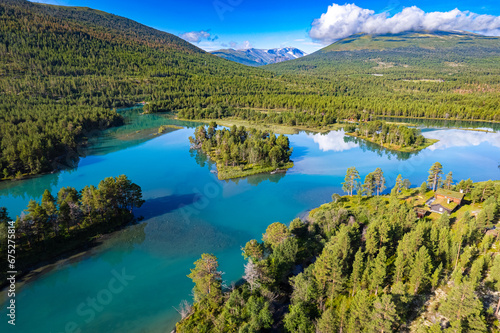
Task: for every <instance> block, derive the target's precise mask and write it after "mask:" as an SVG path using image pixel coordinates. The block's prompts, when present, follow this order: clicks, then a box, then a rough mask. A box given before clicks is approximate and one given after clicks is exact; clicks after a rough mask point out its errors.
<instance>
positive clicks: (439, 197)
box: [429, 188, 464, 214]
mask: <svg viewBox="0 0 500 333" xmlns="http://www.w3.org/2000/svg"><path fill="white" fill-rule="evenodd" d="M463 198H464V194H463V193H461V192H455V191H450V190H445V189H442V188H440V189H438V190H437V191H436V192H435V193H434V200H433V201H432V202H431V203H430V205H429V206H430V209H431V212H435V213H439V214H443V213H444V212H447V213H448V214H451V213H452V212H453V211H454V210H455V209H456V208H457V207H458V206H460V204H461V203H462V200H463Z"/></svg>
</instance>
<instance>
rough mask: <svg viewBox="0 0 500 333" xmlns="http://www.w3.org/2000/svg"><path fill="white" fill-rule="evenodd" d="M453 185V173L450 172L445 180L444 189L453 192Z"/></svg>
mask: <svg viewBox="0 0 500 333" xmlns="http://www.w3.org/2000/svg"><path fill="white" fill-rule="evenodd" d="M452 185H453V173H452V172H451V171H450V172H449V173H448V174H447V175H446V179H445V180H444V187H445V189H447V190H451V187H452Z"/></svg>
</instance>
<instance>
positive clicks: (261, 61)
mask: <svg viewBox="0 0 500 333" xmlns="http://www.w3.org/2000/svg"><path fill="white" fill-rule="evenodd" d="M211 53H212V54H214V55H216V56H219V57H222V58H225V59H228V60H232V61H235V62H239V63H241V64H244V65H249V66H263V65H268V64H275V63H277V62H282V61H286V60H292V59H297V58H300V57H303V56H305V55H307V53H305V52H304V51H301V50H299V49H297V48H295V47H283V48H278V49H269V50H265V49H254V48H252V49H242V50H234V49H224V50H218V51H213V52H211Z"/></svg>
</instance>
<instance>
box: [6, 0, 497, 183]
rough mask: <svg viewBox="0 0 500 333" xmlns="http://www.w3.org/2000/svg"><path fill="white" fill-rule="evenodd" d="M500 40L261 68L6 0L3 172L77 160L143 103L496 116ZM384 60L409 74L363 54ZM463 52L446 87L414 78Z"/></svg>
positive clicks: (353, 115) (113, 23) (287, 120)
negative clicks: (123, 110)
mask: <svg viewBox="0 0 500 333" xmlns="http://www.w3.org/2000/svg"><path fill="white" fill-rule="evenodd" d="M497 44H498V43H497V41H496V40H494V39H492V40H490V41H489V44H484V43H479V44H477V47H476V49H475V52H474V53H471V52H470V51H467V50H465V51H464V50H462V49H460V48H457V49H456V52H455V49H454V48H448V49H446V50H441V51H440V52H441V53H442V54H445V55H446V56H441V57H437V58H435V57H434V56H435V55H436V54H432V53H430V54H427V53H429V52H432V51H431V50H429V49H425V50H421V49H418V50H412V52H406V53H404V52H392V53H390V54H386V53H383V52H381V53H380V54H379V55H377V54H378V52H376V51H370V52H371V53H370V52H368V51H366V52H368V53H363V52H351V51H349V52H347V51H345V52H346V53H342V52H340V53H339V52H336V53H335V57H334V58H332V59H333V60H334V61H332V59H330V58H326V60H325V59H323V58H314V57H313V58H312V59H311V60H307V59H306V60H303V59H304V58H301V59H297V60H294V61H289V62H286V63H282V64H279V65H275V66H269V67H266V69H262V68H260V69H256V68H250V67H246V66H243V65H239V64H235V63H232V62H230V61H226V60H224V59H220V58H218V57H216V56H213V55H210V54H207V53H205V52H204V51H202V50H200V49H198V48H196V47H195V46H193V45H191V44H189V43H187V42H185V41H183V40H181V39H179V38H177V37H175V36H173V35H171V34H168V33H164V32H160V31H158V30H155V29H152V28H148V27H146V26H144V25H141V24H139V23H136V22H133V21H131V20H128V19H125V18H122V17H118V16H114V15H111V14H107V13H104V12H101V11H95V10H91V9H88V8H72V7H60V6H49V5H43V4H36V3H30V2H28V1H24V0H5V1H2V3H0V95H1V97H2V98H1V102H0V138H1V142H0V146H1V147H0V148H1V151H2V154H1V157H0V171H1V172H2V176H3V177H4V178H12V177H16V176H17V177H22V176H23V175H24V174H36V173H40V172H46V171H51V170H54V169H57V168H61V167H64V166H68V165H72V162H73V161H74V159H77V158H78V155H81V152H80V150H79V149H78V147H79V145H80V144H84V143H85V142H86V138H87V137H89V136H90V135H93V134H95V133H94V132H98V131H101V130H103V129H105V128H107V127H109V126H117V125H120V124H121V123H122V121H123V120H122V118H121V117H120V115H119V114H118V113H117V112H115V111H113V110H112V109H113V108H118V107H122V106H129V105H133V104H135V103H138V102H141V101H146V102H148V104H146V107H145V111H147V112H159V111H174V110H185V111H184V112H185V115H187V116H186V118H190V119H196V117H198V115H197V114H198V113H200V112H203V111H202V110H205V109H208V110H214V109H215V110H226V111H227V110H231V108H234V110H235V111H232V112H238V113H240V116H241V117H242V118H249V119H256V120H258V119H260V118H259V117H264V116H262V115H261V114H259V113H255V112H253V111H249V110H239V109H240V108H264V109H269V110H276V109H278V110H286V112H280V113H270V115H269V116H265V117H267V118H266V119H268V120H269V122H276V123H283V124H290V125H293V124H302V125H308V126H325V125H327V124H332V123H335V122H336V121H338V120H339V119H361V120H369V119H371V118H372V117H373V116H374V115H387V116H389V115H392V116H412V117H428V118H429V117H430V118H459V119H475V120H477V119H483V120H497V121H498V120H500V118H499V117H500V114H499V113H498V111H497V110H498V98H499V97H498V96H499V95H498V91H499V88H498V87H499V82H498V77H499V76H498V75H497V74H498V66H496V65H494V64H497V63H498V61H497V58H498V45H497ZM470 49H471V48H469V49H468V50H470ZM417 51H418V52H417ZM438 51H439V50H438ZM438 51H435V52H438ZM422 52H424V53H425V52H427V53H425V54H427V55H426V56H421V55H422ZM454 52H455V53H454ZM467 52H468V53H467ZM330 53H332V52H330ZM408 54H410V56H409V55H408ZM425 54H424V55H425ZM419 55H420V56H419ZM386 56H387V57H388V56H391V57H392V58H391V59H392V60H391V61H393V62H394V57H396V58H397V57H398V56H401V59H400V60H401V61H400V62H409V63H408V66H409V67H404V66H402V65H401V66H399V65H398V66H392V67H389V68H385V67H384V68H382V69H380V70H381V71H382V72H383V73H385V74H384V75H387V76H384V77H374V76H372V75H370V73H372V72H373V71H375V72H378V71H379V69H378V67H380V64H377V61H371V60H369V61H367V59H376V58H377V57H379V58H382V60H381V61H385V60H384V59H383V58H384V57H386ZM408 57H410V58H411V59H410V60H411V61H413V62H411V61H410V60H408V59H407V58H408ZM460 57H462V58H463V57H466V59H467V62H466V63H465V65H464V66H461V65H460V66H454V67H450V66H448V67H449V72H450V73H452V74H453V75H448V76H447V77H446V80H443V82H441V81H439V82H427V81H418V80H420V79H427V78H434V77H436V76H442V71H443V70H442V68H443V63H444V62H446V61H454V59H455V58H457V59H458V58H460ZM306 58H307V57H306ZM405 59H406V60H405ZM389 60H390V59H389ZM389 60H387V61H389ZM396 60H397V59H396ZM455 60H456V59H455ZM304 61H312V62H306V63H304ZM457 61H458V60H457ZM379 62H380V61H379ZM416 64H418V66H416ZM294 66H295V67H294ZM448 67H446V68H448ZM316 68H317V69H318V70H315V69H316ZM362 73H364V74H362ZM389 74H390V75H389ZM405 80H408V81H405ZM414 80H417V81H414ZM210 112H212V111H210ZM217 112H219V111H217Z"/></svg>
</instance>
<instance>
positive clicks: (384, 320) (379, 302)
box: [370, 294, 399, 333]
mask: <svg viewBox="0 0 500 333" xmlns="http://www.w3.org/2000/svg"><path fill="white" fill-rule="evenodd" d="M370 319H371V321H370V331H371V332H381V333H385V332H394V331H395V330H396V324H397V322H398V320H399V316H398V314H397V311H396V305H395V304H394V302H393V301H392V298H391V296H390V295H387V294H384V295H382V296H381V297H379V298H377V299H376V300H375V302H374V303H373V311H372V313H371V316H370Z"/></svg>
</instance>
